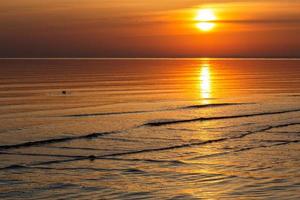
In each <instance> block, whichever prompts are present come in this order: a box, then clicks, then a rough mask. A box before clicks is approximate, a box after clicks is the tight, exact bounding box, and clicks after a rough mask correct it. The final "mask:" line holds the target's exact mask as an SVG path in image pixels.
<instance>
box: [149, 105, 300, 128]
mask: <svg viewBox="0 0 300 200" xmlns="http://www.w3.org/2000/svg"><path fill="white" fill-rule="evenodd" d="M299 111H300V109H293V110H284V111H275V112H263V113H253V114H243V115H229V116H219V117H200V118H194V119H183V120H173V121H158V122H156V121H155V122H148V123H146V124H144V126H164V125H171V124H179V123H189V122H197V121H211V120H223V119H236V118H248V117H257V116H264V115H275V114H285V113H292V112H299Z"/></svg>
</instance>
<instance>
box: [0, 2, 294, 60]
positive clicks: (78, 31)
mask: <svg viewBox="0 0 300 200" xmlns="http://www.w3.org/2000/svg"><path fill="white" fill-rule="evenodd" d="M0 4H1V6H0V57H2V58H15V57H18V58H40V57H41V58H48V57H55V58H57V57H64V58H71V57H80V58H82V57H99V58H103V57H105V58H110V57H117V58H120V57H130V58H131V57H133V58H140V57H141V58H144V57H164V58H166V57H168V58H169V57H300V0H280V1H279V0H252V1H246V0H245V1H243V0H236V1H226V0H219V1H216V0H185V1H183V0H148V1H146V0H145V1H141V0H42V1H41V0H1V3H0ZM203 10H206V11H207V10H208V11H209V13H210V14H211V15H213V17H214V18H209V17H208V18H207V16H206V17H205V16H204V17H202V18H201V17H199V13H201V11H203ZM201 20H202V21H201ZM199 23H209V25H210V26H209V28H208V29H209V30H202V29H201V28H199Z"/></svg>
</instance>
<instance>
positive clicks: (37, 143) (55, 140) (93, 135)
mask: <svg viewBox="0 0 300 200" xmlns="http://www.w3.org/2000/svg"><path fill="white" fill-rule="evenodd" d="M120 132H122V131H111V132H100V133H91V134H88V135H80V136H73V137H63V138H53V139H47V140H38V141H31V142H24V143H20V144H12V145H2V146H0V150H5V149H17V148H22V147H32V146H41V145H45V144H52V143H61V142H68V141H72V140H79V139H93V138H96V137H100V136H104V135H112V134H117V133H120Z"/></svg>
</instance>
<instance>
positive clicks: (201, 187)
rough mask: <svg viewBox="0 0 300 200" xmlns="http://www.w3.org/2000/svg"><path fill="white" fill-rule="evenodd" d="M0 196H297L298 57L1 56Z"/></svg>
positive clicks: (299, 138)
mask: <svg viewBox="0 0 300 200" xmlns="http://www.w3.org/2000/svg"><path fill="white" fill-rule="evenodd" d="M0 74H1V77H0V154H1V155H0V199H274V198H275V199H299V198H300V143H299V142H300V61H299V60H0Z"/></svg>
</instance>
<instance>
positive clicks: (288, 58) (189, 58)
mask: <svg viewBox="0 0 300 200" xmlns="http://www.w3.org/2000/svg"><path fill="white" fill-rule="evenodd" d="M0 60H300V57H36V58H35V57H12V58H0Z"/></svg>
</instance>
